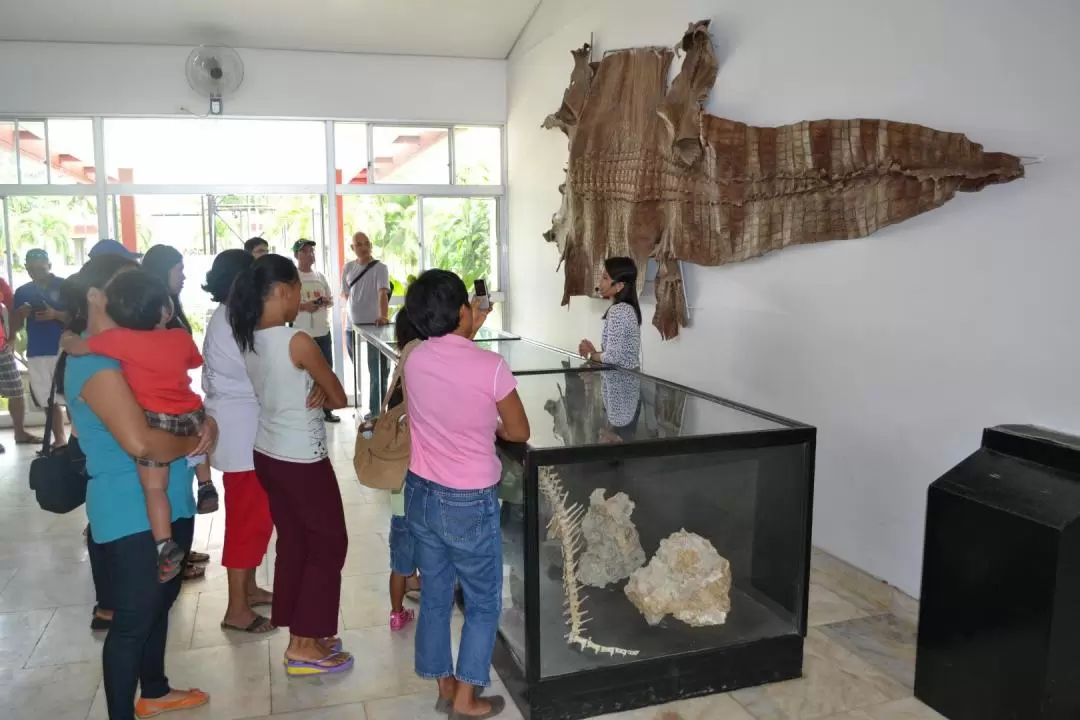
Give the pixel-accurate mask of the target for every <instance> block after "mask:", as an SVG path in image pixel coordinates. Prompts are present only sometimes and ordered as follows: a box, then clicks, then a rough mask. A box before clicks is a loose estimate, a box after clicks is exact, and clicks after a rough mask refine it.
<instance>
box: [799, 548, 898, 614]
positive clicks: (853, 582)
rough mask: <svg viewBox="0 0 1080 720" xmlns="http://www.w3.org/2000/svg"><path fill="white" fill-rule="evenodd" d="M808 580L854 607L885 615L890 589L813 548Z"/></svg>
mask: <svg viewBox="0 0 1080 720" xmlns="http://www.w3.org/2000/svg"><path fill="white" fill-rule="evenodd" d="M810 568H811V569H810V580H811V582H815V583H817V584H819V585H822V586H823V587H825V588H827V589H829V590H832V591H833V592H834V593H836V594H837V595H839V596H840V597H842V598H844V599H845V600H847V601H848V602H851V603H854V604H855V605H856V606H858V607H861V608H864V609H866V610H869V611H871V612H888V611H889V608H890V606H891V605H892V593H893V588H891V587H890V586H889V585H888V584H887V583H884V582H882V581H881V580H878V579H877V578H875V577H872V576H871V575H868V574H867V573H865V572H863V571H862V570H859V569H858V568H856V567H854V566H852V565H849V564H848V563H846V562H844V561H843V560H840V559H839V558H836V557H833V556H832V555H830V554H829V553H827V552H825V551H824V550H820V549H818V548H814V550H813V551H812V553H811V557H810Z"/></svg>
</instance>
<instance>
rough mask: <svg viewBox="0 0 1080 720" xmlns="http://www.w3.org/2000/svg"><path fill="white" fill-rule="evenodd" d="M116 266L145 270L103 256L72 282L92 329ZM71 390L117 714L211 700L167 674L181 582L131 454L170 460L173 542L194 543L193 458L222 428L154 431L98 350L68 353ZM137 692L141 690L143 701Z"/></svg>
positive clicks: (108, 686) (97, 327)
mask: <svg viewBox="0 0 1080 720" xmlns="http://www.w3.org/2000/svg"><path fill="white" fill-rule="evenodd" d="M118 272H141V271H140V270H138V269H137V266H136V265H135V263H134V262H132V261H127V260H123V259H117V258H116V257H114V256H100V257H95V258H91V259H90V260H89V261H88V262H87V263H86V265H84V266H83V268H82V269H81V270H80V271H79V272H78V273H77V274H76V275H75V276H74V277H72V278H70V279H69V282H71V283H73V284H74V287H75V288H76V290H77V294H76V293H72V294H73V295H75V296H76V298H77V300H78V302H79V303H80V304H82V305H83V307H81V308H77V309H76V311H77V312H81V313H85V317H86V319H87V333H88V334H89V335H94V334H96V333H97V332H100V331H101V330H102V329H103V328H104V327H106V324H107V316H106V313H105V304H106V302H105V287H106V286H107V285H108V284H109V281H110V280H112V278H113V276H114V275H116V274H117V273H118ZM64 389H65V391H66V392H65V394H66V395H67V399H68V407H69V408H70V410H71V416H72V421H73V423H74V425H75V426H76V427H77V428H78V431H79V440H80V442H81V445H82V450H83V452H84V453H85V454H86V468H87V472H88V474H89V476H90V481H89V484H88V486H87V490H86V514H87V516H88V518H89V520H90V531H91V533H92V535H93V538H94V541H95V542H97V543H98V544H99V545H100V548H101V551H102V556H103V558H104V560H105V564H106V569H107V577H108V582H109V583H110V585H111V597H112V599H113V605H114V607H113V608H112V609H113V611H114V614H113V621H112V626H111V628H110V629H109V634H108V636H107V637H106V639H105V647H104V651H103V653H102V666H103V674H104V680H105V698H106V704H107V706H108V711H109V717H110V718H111V720H129V719H131V718H134V717H135V715H136V714H137V715H138V716H139V717H151V716H154V715H158V714H160V713H162V712H167V711H170V710H180V709H185V708H191V707H197V706H199V705H205V704H206V703H207V701H208V700H209V696H208V695H207V694H206V693H204V692H202V691H200V690H174V689H173V688H171V687H170V686H169V680H168V678H166V676H165V643H166V637H167V634H168V630H169V609H170V608H171V607H172V604H173V602H174V601H175V600H176V597H177V595H178V594H179V592H180V582H181V581H180V578H179V577H177V578H175V579H173V580H171V581H169V582H167V583H159V582H158V573H157V548H156V546H155V544H154V538H153V536H152V535H151V533H150V521H149V519H148V518H147V515H146V503H145V502H144V500H143V492H142V486H141V485H140V484H139V475H138V472H137V471H136V469H135V461H134V460H133V459H132V458H136V457H140V458H148V459H151V460H156V461H159V462H172V464H171V465H170V467H169V490H168V493H169V502H170V504H171V505H172V534H173V539H174V540H175V541H176V542H177V543H179V544H180V545H181V547H183V548H185V549H190V547H191V540H192V535H193V533H194V526H195V521H194V515H195V498H194V497H193V495H192V491H191V486H192V476H193V470H192V469H190V468H188V466H187V460H186V457H187V456H188V455H193V454H198V453H205V452H207V451H208V450H209V449H210V448H211V447H212V446H213V444H214V441H215V440H216V439H217V425H216V423H214V421H213V420H210V419H208V420H207V423H206V426H205V428H204V430H203V434H202V436H201V437H181V436H179V435H173V434H171V433H168V432H166V431H164V430H156V429H152V428H150V427H149V426H148V425H147V423H146V417H145V415H144V414H143V410H142V408H140V407H139V405H138V403H136V402H135V396H134V394H133V393H132V391H131V388H130V387H129V386H128V384H127V381H126V380H125V379H124V375H123V373H122V372H121V370H120V365H119V363H117V362H116V361H115V360H111V359H109V358H104V357H101V356H98V355H86V356H83V357H71V358H68V360H67V368H66V370H65V375H64ZM136 688H140V689H141V697H140V699H139V701H138V703H137V704H136V703H135V691H136Z"/></svg>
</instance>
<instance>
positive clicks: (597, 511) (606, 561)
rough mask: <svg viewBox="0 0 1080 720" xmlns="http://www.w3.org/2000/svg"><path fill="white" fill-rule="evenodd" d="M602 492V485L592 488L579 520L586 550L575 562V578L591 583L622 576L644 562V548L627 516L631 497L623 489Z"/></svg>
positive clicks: (602, 584)
mask: <svg viewBox="0 0 1080 720" xmlns="http://www.w3.org/2000/svg"><path fill="white" fill-rule="evenodd" d="M605 492H606V491H605V490H604V489H603V488H601V489H598V490H594V491H593V494H592V495H590V496H589V511H588V512H586V513H585V518H584V519H583V520H582V521H581V534H582V535H583V536H584V537H585V552H584V554H582V556H581V560H580V561H579V562H578V579H579V580H580V581H581V582H582V583H584V584H585V585H590V586H592V587H605V586H606V585H610V584H611V583H617V582H619V581H620V580H625V579H626V578H628V577H630V573H632V572H634V571H635V570H637V569H638V568H639V567H641V566H642V565H644V564H645V550H643V549H642V547H641V538H640V537H639V536H638V531H637V528H636V527H634V523H633V521H632V520H631V519H630V515H631V514H632V513H633V512H634V501H633V500H631V499H630V498H629V496H627V494H626V493H616V494H615V495H612V496H611V497H610V498H608V499H605V498H604V493H605Z"/></svg>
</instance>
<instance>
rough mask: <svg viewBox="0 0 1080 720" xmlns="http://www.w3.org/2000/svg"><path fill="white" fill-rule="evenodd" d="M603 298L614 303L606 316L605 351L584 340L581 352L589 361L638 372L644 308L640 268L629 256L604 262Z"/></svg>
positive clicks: (602, 277)
mask: <svg viewBox="0 0 1080 720" xmlns="http://www.w3.org/2000/svg"><path fill="white" fill-rule="evenodd" d="M598 290H599V291H600V297H602V298H605V299H607V300H610V301H611V307H609V308H608V310H607V312H606V313H604V333H603V335H602V336H601V343H602V344H603V349H602V350H598V349H597V348H596V346H595V345H593V344H592V342H590V341H589V340H582V341H581V343H580V344H579V345H578V352H579V353H581V356H582V357H583V358H585V359H586V360H592V361H593V362H602V363H606V364H608V365H615V366H616V367H621V368H625V369H627V370H637V369H638V367H640V365H641V307H640V306H638V299H637V266H636V265H635V264H634V261H633V260H632V259H631V258H628V257H611V258H608V259H607V260H605V261H604V274H603V276H601V278H600V287H599V288H598Z"/></svg>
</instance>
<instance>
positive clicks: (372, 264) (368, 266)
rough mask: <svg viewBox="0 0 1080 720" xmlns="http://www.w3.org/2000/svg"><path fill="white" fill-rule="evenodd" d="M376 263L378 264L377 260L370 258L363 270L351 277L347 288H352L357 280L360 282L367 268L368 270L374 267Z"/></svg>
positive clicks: (366, 272)
mask: <svg viewBox="0 0 1080 720" xmlns="http://www.w3.org/2000/svg"><path fill="white" fill-rule="evenodd" d="M378 264H379V261H378V260H372V261H371V262H369V263H368V264H367V266H366V267H365V268H364V269H363V270H361V271H360V274H359V275H357V276H356V277H355V278H353V280H352V282H350V283H349V290H352V289H353V285H356V283H358V282H360V281H361V280H363V279H364V276H365V275H367V274H368V270H370V269H371V268H373V267H375V266H376V265H378Z"/></svg>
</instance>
